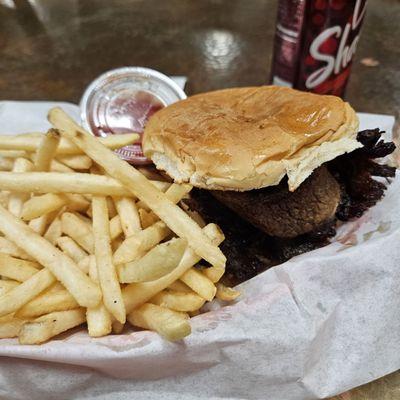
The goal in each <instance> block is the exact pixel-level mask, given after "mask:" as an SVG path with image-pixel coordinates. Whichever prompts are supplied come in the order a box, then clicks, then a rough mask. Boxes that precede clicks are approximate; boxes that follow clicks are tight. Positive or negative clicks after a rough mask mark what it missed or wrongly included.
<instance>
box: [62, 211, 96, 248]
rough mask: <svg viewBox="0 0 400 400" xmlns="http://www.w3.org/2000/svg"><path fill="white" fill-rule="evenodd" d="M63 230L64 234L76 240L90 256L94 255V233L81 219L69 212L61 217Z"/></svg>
mask: <svg viewBox="0 0 400 400" xmlns="http://www.w3.org/2000/svg"><path fill="white" fill-rule="evenodd" d="M61 228H62V231H63V232H64V234H66V235H67V236H69V237H70V238H72V239H74V240H75V242H77V243H78V244H79V245H80V246H81V247H82V248H83V249H85V250H86V251H87V252H88V253H89V254H93V252H94V239H93V231H92V229H91V227H90V226H88V225H87V224H86V222H84V221H83V220H82V219H81V218H80V217H78V216H77V215H75V214H72V213H69V212H66V213H64V214H63V215H62V216H61Z"/></svg>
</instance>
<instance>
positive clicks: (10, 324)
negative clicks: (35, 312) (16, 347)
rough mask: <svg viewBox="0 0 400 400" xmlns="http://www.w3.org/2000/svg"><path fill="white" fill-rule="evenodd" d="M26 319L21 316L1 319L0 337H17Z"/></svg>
mask: <svg viewBox="0 0 400 400" xmlns="http://www.w3.org/2000/svg"><path fill="white" fill-rule="evenodd" d="M24 322H25V321H24V320H22V319H19V318H11V319H10V320H8V321H4V322H3V321H0V339H5V338H13V337H17V336H18V334H19V332H20V330H21V327H22V325H23V324H24Z"/></svg>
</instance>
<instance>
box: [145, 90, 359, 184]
mask: <svg viewBox="0 0 400 400" xmlns="http://www.w3.org/2000/svg"><path fill="white" fill-rule="evenodd" d="M357 130H358V119H357V116H356V114H355V112H354V110H353V109H352V108H351V107H350V105H349V104H348V103H345V102H344V101H343V100H342V99H340V98H339V97H334V96H321V95H316V94H311V93H306V92H300V91H297V90H293V89H290V88H285V87H277V86H261V87H248V88H234V89H226V90H218V91H215V92H209V93H203V94H199V95H196V96H193V97H190V98H188V99H186V100H183V101H179V102H178V103H174V104H172V105H170V106H168V107H166V108H164V109H162V110H160V111H158V112H157V113H156V114H155V115H154V116H153V117H152V118H151V119H150V120H149V122H148V123H147V126H146V129H145V133H144V137H143V150H144V154H145V155H146V156H147V157H148V158H150V159H151V160H152V161H153V162H154V164H155V165H156V167H157V168H158V169H161V170H164V171H166V172H167V173H168V175H170V176H171V177H172V178H173V179H174V180H175V181H176V182H189V183H191V184H192V185H193V186H197V187H200V188H205V189H218V190H237V191H245V190H251V189H258V188H263V187H267V186H271V185H276V184H278V183H279V182H280V180H281V179H282V178H283V177H284V176H285V175H286V174H287V175H288V178H289V188H290V190H292V191H293V190H295V189H296V188H297V187H298V186H299V185H300V184H301V183H302V182H303V181H304V180H305V179H306V178H307V177H308V176H309V175H310V174H311V173H312V171H313V170H314V169H315V168H317V167H319V166H320V165H321V164H323V163H325V162H327V161H330V160H332V159H334V158H336V157H337V156H339V155H341V154H344V153H346V152H350V151H353V150H355V149H356V148H358V147H360V144H359V143H358V142H357V140H356V133H357Z"/></svg>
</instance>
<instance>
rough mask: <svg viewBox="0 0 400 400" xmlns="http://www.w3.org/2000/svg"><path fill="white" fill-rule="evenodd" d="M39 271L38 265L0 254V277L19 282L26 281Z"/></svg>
mask: <svg viewBox="0 0 400 400" xmlns="http://www.w3.org/2000/svg"><path fill="white" fill-rule="evenodd" d="M39 269H40V266H39V264H37V263H35V262H32V261H27V260H21V259H19V258H14V257H11V256H9V255H7V254H3V253H0V275H1V276H3V277H6V278H8V279H13V280H16V281H19V282H23V281H26V280H27V279H29V278H30V277H31V276H32V275H35V274H36V272H38V271H39Z"/></svg>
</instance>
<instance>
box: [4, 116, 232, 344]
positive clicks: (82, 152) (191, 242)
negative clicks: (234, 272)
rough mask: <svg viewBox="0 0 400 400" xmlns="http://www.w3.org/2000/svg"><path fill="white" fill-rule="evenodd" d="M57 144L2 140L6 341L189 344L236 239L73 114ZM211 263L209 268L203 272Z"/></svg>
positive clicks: (115, 140) (120, 141) (221, 289)
mask: <svg viewBox="0 0 400 400" xmlns="http://www.w3.org/2000/svg"><path fill="white" fill-rule="evenodd" d="M48 118H49V121H50V122H51V124H52V125H53V127H54V128H52V129H50V130H49V131H48V132H47V133H46V134H38V133H31V134H25V135H19V136H0V278H1V279H0V338H12V337H18V338H19V342H20V343H21V344H40V343H43V342H45V341H47V340H48V339H50V338H52V337H54V336H56V335H58V334H60V333H62V332H65V331H67V330H69V329H72V328H74V327H76V326H79V325H81V324H84V323H86V324H87V329H88V333H89V335H90V336H92V337H100V336H104V335H108V334H110V333H121V332H122V330H123V328H124V325H125V324H126V322H127V321H128V322H129V323H130V324H131V325H132V326H134V327H136V328H141V329H149V330H153V331H156V332H158V333H159V334H160V335H162V336H163V337H165V338H166V339H168V340H179V339H182V338H183V337H185V336H187V335H189V334H190V332H191V328H190V323H189V318H190V316H194V315H197V314H198V313H199V312H200V309H201V308H202V307H203V305H204V304H205V302H207V301H212V300H213V299H214V298H215V297H217V298H218V299H221V300H225V301H230V300H234V299H235V298H236V297H237V296H238V295H239V293H238V292H237V291H235V290H234V289H231V288H228V287H226V286H224V285H223V284H222V283H220V279H221V277H222V276H223V274H224V272H225V257H224V255H223V254H222V252H221V250H220V249H219V247H218V245H219V244H220V243H221V242H222V241H223V239H224V236H223V233H222V232H221V230H220V229H219V228H218V226H217V225H215V224H212V223H211V224H208V225H205V224H204V222H203V221H202V220H201V218H199V217H198V216H196V217H195V218H193V215H192V214H189V213H188V211H185V210H184V209H183V208H182V207H180V205H179V204H180V201H181V200H182V199H183V198H184V197H185V196H188V194H189V192H190V190H191V186H190V185H186V184H183V185H178V184H175V183H169V182H166V181H165V180H163V179H162V178H161V177H160V176H159V175H154V174H153V175H151V174H149V173H148V172H146V171H144V170H142V171H139V170H138V169H136V168H134V167H132V166H130V165H129V164H128V163H126V162H125V161H123V160H121V159H120V158H119V157H118V156H117V155H116V154H115V153H114V152H113V150H115V149H118V148H120V147H123V146H126V145H129V144H132V143H134V142H136V141H137V140H138V135H136V134H125V135H114V136H109V137H106V138H101V139H98V138H95V137H93V136H91V135H90V134H89V133H88V132H86V131H84V130H83V128H81V127H80V126H79V125H77V124H76V123H75V122H74V121H73V120H72V119H71V118H70V117H69V116H68V115H66V114H65V113H64V112H63V111H62V110H61V109H59V108H54V109H52V110H51V111H50V113H49V116H48ZM202 260H205V261H207V263H208V266H207V267H205V266H202V265H201V261H202Z"/></svg>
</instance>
